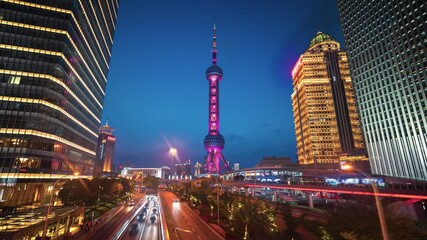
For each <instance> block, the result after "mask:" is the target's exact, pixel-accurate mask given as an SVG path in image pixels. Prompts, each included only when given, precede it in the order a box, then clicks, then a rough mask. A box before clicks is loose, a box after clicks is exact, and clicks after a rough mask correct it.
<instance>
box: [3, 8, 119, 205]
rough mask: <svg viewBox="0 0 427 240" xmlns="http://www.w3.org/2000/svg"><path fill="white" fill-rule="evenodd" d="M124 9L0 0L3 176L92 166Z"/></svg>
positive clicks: (84, 169)
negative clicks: (120, 11) (117, 28)
mask: <svg viewBox="0 0 427 240" xmlns="http://www.w3.org/2000/svg"><path fill="white" fill-rule="evenodd" d="M117 10H118V0H103V1H82V0H60V1H54V0H25V1H15V0H2V1H0V174H1V178H0V180H1V181H2V183H5V181H14V182H16V181H17V182H18V183H19V181H20V179H27V180H26V181H27V182H28V181H31V180H28V179H29V178H30V179H38V178H40V177H44V178H55V176H61V175H66V174H71V173H73V172H79V173H80V174H81V175H91V174H92V171H93V164H94V160H95V154H96V153H95V151H96V145H97V138H98V127H99V125H100V122H101V120H100V119H101V113H102V107H103V99H104V96H105V87H106V84H107V74H108V69H109V62H110V58H111V48H112V45H113V35H114V31H115V23H116V19H117ZM35 173H37V174H35ZM56 178H57V177H56ZM5 179H7V180H5ZM3 190H5V191H6V192H7V191H8V189H3ZM39 190H40V189H39ZM34 191H36V190H34ZM37 191H38V190H37ZM40 191H41V190H40ZM30 192H31V191H30ZM6 195H7V194H6ZM6 195H5V196H6ZM29 195H31V193H29ZM36 195H40V194H39V193H37V194H36ZM33 200H36V201H37V199H36V198H35V197H34V196H33V197H29V198H28V200H25V201H23V202H22V203H20V204H25V203H28V202H32V201H33ZM15 202H16V201H15Z"/></svg>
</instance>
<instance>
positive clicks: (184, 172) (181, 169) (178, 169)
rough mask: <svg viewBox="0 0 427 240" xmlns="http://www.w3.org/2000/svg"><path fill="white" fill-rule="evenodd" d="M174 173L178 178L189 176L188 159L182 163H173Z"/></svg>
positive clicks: (189, 164) (189, 165)
mask: <svg viewBox="0 0 427 240" xmlns="http://www.w3.org/2000/svg"><path fill="white" fill-rule="evenodd" d="M174 175H177V176H179V177H180V178H186V177H188V178H189V177H190V176H191V175H192V174H191V161H190V159H188V160H187V161H185V162H184V163H177V164H175V173H174Z"/></svg>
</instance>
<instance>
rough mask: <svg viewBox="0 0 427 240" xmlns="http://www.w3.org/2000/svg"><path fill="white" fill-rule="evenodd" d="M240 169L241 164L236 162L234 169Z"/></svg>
mask: <svg viewBox="0 0 427 240" xmlns="http://www.w3.org/2000/svg"><path fill="white" fill-rule="evenodd" d="M239 169H240V164H239V163H234V164H233V170H234V171H236V170H239Z"/></svg>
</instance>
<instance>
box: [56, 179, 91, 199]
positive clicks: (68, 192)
mask: <svg viewBox="0 0 427 240" xmlns="http://www.w3.org/2000/svg"><path fill="white" fill-rule="evenodd" d="M58 196H59V198H60V199H61V201H62V202H63V203H64V205H73V204H75V205H82V204H85V205H86V206H91V205H94V204H95V203H96V201H97V196H98V195H97V193H96V191H94V187H93V184H92V181H90V180H89V179H85V178H83V179H74V180H70V181H68V182H67V183H65V184H64V186H63V187H62V190H61V191H59V194H58Z"/></svg>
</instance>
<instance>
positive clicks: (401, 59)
mask: <svg viewBox="0 0 427 240" xmlns="http://www.w3.org/2000/svg"><path fill="white" fill-rule="evenodd" d="M338 7H339V11H340V18H341V24H342V27H343V31H344V38H345V43H346V47H347V53H348V57H349V63H350V70H351V75H352V79H353V84H354V89H355V92H356V99H357V103H358V108H359V113H360V117H361V122H362V128H363V130H364V134H365V138H366V145H367V149H368V153H369V160H370V164H371V169H372V172H373V173H375V174H381V175H386V176H395V177H401V178H411V179H418V180H427V129H426V128H427V119H426V116H427V33H426V31H427V2H426V1H421V0H403V1H402V0H387V1H386V0H383V1H371V0H354V1H347V0H338Z"/></svg>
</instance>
